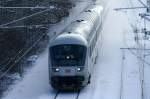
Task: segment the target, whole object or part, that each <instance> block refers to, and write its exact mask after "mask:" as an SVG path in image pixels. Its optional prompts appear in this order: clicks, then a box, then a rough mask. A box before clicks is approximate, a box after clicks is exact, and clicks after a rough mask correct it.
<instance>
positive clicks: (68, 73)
mask: <svg viewBox="0 0 150 99" xmlns="http://www.w3.org/2000/svg"><path fill="white" fill-rule="evenodd" d="M102 11H103V8H102V7H101V6H100V5H90V6H89V7H87V8H86V9H85V10H84V11H83V12H81V13H80V15H79V16H78V17H77V18H76V20H74V21H73V22H71V24H70V25H69V26H67V27H66V28H65V29H64V30H63V31H62V33H61V34H60V35H58V36H56V37H55V38H54V39H52V40H51V42H50V44H49V79H50V84H51V85H52V87H53V88H55V89H62V90H68V89H69V90H70V89H71V90H72V89H73V90H74V89H75V90H76V89H81V88H83V87H85V86H86V85H87V84H88V83H90V78H91V74H92V69H93V66H94V63H95V60H96V57H97V53H98V52H97V51H98V49H97V47H98V44H99V35H100V31H99V29H101V26H102Z"/></svg>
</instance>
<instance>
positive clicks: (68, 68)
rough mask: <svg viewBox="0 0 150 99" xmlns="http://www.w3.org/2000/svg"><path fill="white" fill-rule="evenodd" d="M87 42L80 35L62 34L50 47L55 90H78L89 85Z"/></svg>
mask: <svg viewBox="0 0 150 99" xmlns="http://www.w3.org/2000/svg"><path fill="white" fill-rule="evenodd" d="M86 56H87V42H86V40H85V39H84V38H82V37H81V36H80V35H75V34H62V35H60V36H58V37H57V38H56V39H55V40H53V41H52V43H51V44H50V47H49V75H50V76H49V78H50V84H51V86H52V87H53V88H54V89H59V90H78V89H81V88H83V87H84V86H85V85H87V83H88V69H87V66H86V65H87V57H86Z"/></svg>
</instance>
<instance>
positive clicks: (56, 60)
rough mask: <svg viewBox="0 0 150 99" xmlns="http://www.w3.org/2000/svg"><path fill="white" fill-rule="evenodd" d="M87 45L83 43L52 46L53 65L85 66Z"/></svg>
mask: <svg viewBox="0 0 150 99" xmlns="http://www.w3.org/2000/svg"><path fill="white" fill-rule="evenodd" d="M86 50H87V49H86V47H85V46H82V45H72V44H66V45H57V46H53V47H51V48H50V53H51V62H52V65H53V66H83V65H84V64H85V57H86Z"/></svg>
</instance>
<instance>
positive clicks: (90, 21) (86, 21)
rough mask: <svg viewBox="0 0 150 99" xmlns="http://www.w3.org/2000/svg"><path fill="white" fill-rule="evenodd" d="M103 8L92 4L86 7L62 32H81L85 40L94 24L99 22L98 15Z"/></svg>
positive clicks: (99, 15)
mask: <svg viewBox="0 0 150 99" xmlns="http://www.w3.org/2000/svg"><path fill="white" fill-rule="evenodd" d="M102 10H103V8H102V6H100V5H92V6H89V7H88V8H86V9H85V10H84V11H83V12H82V13H81V14H80V16H79V17H77V18H76V20H74V21H73V22H72V23H71V24H69V26H68V27H66V28H65V29H64V30H63V32H71V33H74V34H81V35H82V36H83V37H85V38H86V39H87V40H88V39H89V37H90V36H91V35H92V33H91V32H92V30H93V29H94V26H95V25H96V26H97V24H100V21H101V20H100V17H101V12H102Z"/></svg>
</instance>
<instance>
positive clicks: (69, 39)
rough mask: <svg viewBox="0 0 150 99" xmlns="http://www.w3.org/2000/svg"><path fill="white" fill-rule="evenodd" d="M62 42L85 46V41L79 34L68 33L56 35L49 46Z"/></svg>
mask: <svg viewBox="0 0 150 99" xmlns="http://www.w3.org/2000/svg"><path fill="white" fill-rule="evenodd" d="M62 43H63V44H79V45H83V46H87V41H86V40H85V38H83V37H82V36H81V35H80V34H68V33H65V34H63V35H59V36H58V37H56V38H55V40H52V42H51V44H50V46H56V45H60V44H62Z"/></svg>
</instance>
